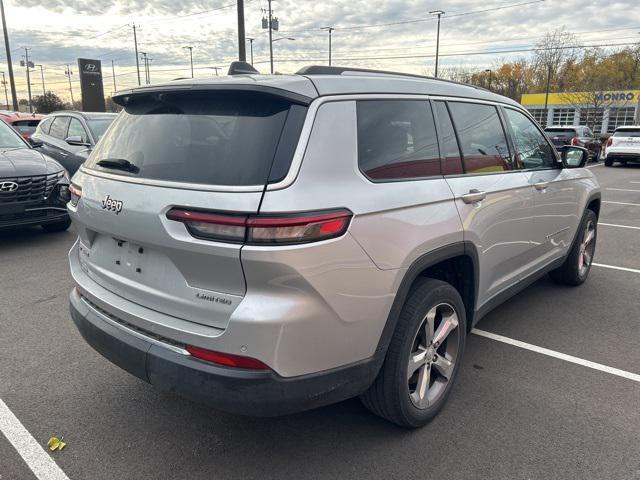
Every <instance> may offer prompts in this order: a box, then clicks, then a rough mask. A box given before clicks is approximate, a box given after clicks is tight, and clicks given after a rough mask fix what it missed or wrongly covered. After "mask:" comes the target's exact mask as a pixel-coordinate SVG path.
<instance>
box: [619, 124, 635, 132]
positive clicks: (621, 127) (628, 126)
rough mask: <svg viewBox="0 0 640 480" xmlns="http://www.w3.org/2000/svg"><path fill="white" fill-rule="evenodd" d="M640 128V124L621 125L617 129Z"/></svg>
mask: <svg viewBox="0 0 640 480" xmlns="http://www.w3.org/2000/svg"><path fill="white" fill-rule="evenodd" d="M638 129H640V125H624V126H620V127H616V131H618V130H638Z"/></svg>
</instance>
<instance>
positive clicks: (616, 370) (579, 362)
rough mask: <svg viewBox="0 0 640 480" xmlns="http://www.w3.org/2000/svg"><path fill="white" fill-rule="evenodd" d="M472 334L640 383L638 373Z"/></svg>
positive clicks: (481, 333)
mask: <svg viewBox="0 0 640 480" xmlns="http://www.w3.org/2000/svg"><path fill="white" fill-rule="evenodd" d="M594 265H595V264H594ZM471 333H475V334H476V335H479V336H481V337H485V338H490V339H491V340H495V341H496V342H502V343H506V344H509V345H513V346H514V347H519V348H524V349H525V350H530V351H532V352H536V353H540V354H542V355H547V356H549V357H553V358H557V359H560V360H564V361H565V362H569V363H575V364H576V365H582V366H583V367H588V368H592V369H594V370H599V371H601V372H605V373H610V374H611V375H616V376H618V377H623V378H626V379H629V380H633V381H634V382H639V383H640V375H638V374H637V373H631V372H627V371H625V370H620V369H619V368H613V367H609V366H607V365H602V364H601V363H595V362H591V361H589V360H585V359H583V358H578V357H574V356H572V355H567V354H566V353H560V352H556V351H555V350H549V349H548V348H543V347H538V346H537V345H532V344H530V343H525V342H521V341H520V340H514V339H513V338H509V337H503V336H502V335H498V334H496V333H491V332H487V331H485V330H478V329H477V328H474V329H472V330H471Z"/></svg>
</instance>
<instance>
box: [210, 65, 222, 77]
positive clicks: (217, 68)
mask: <svg viewBox="0 0 640 480" xmlns="http://www.w3.org/2000/svg"><path fill="white" fill-rule="evenodd" d="M209 68H210V69H211V70H215V71H216V77H217V76H218V70H220V67H209Z"/></svg>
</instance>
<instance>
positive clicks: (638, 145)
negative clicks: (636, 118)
mask: <svg viewBox="0 0 640 480" xmlns="http://www.w3.org/2000/svg"><path fill="white" fill-rule="evenodd" d="M611 138H612V140H611V146H614V147H626V148H630V149H631V150H634V151H635V150H639V151H640V128H624V129H621V130H616V132H615V133H614V134H613V136H612V137H611Z"/></svg>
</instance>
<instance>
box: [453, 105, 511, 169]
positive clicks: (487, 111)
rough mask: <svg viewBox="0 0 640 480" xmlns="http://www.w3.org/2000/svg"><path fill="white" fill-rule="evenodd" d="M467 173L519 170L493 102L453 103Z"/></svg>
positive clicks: (454, 117)
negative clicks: (487, 103) (486, 103)
mask: <svg viewBox="0 0 640 480" xmlns="http://www.w3.org/2000/svg"><path fill="white" fill-rule="evenodd" d="M449 109H450V111H451V116H452V118H453V122H454V126H455V128H456V131H457V133H458V140H459V141H460V147H461V149H462V155H463V163H464V169H465V172H466V173H491V172H504V171H508V170H515V169H516V165H515V162H514V161H513V159H512V158H511V155H510V153H509V147H508V146H507V139H506V137H505V133H504V129H503V128H502V122H501V121H500V117H499V115H498V111H497V109H496V107H495V106H493V105H485V104H481V103H464V102H449Z"/></svg>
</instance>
